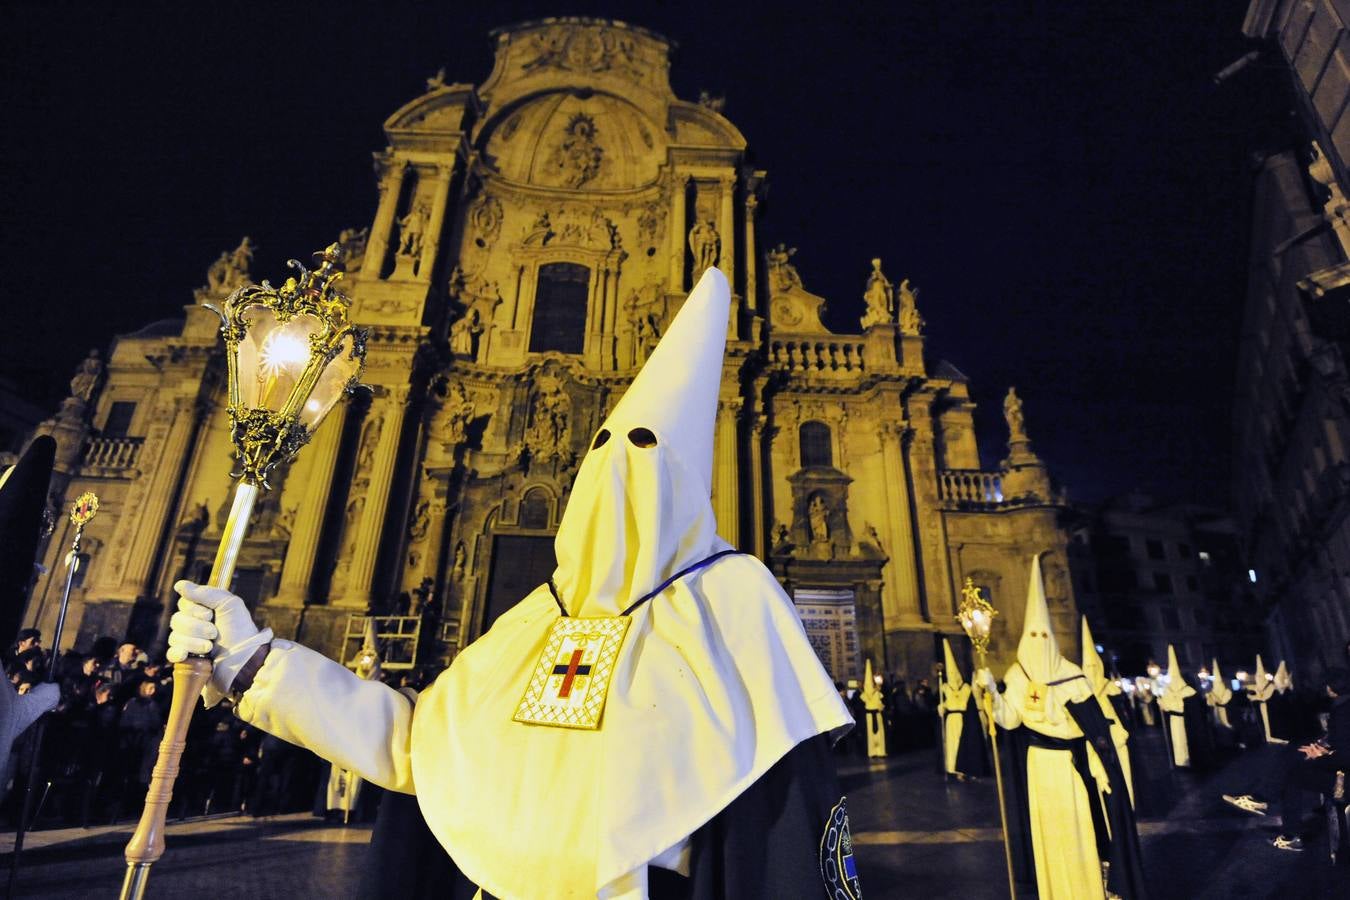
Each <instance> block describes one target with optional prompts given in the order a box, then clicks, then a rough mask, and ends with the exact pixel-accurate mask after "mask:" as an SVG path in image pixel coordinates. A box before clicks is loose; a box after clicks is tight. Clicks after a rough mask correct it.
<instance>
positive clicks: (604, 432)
mask: <svg viewBox="0 0 1350 900" xmlns="http://www.w3.org/2000/svg"><path fill="white" fill-rule="evenodd" d="M607 440H609V429H608V428H601V429H600V433H599V434H597V435H596V436H595V443H593V444H591V449H592V450H596V449H599V448H600V447H603V446H605V441H607Z"/></svg>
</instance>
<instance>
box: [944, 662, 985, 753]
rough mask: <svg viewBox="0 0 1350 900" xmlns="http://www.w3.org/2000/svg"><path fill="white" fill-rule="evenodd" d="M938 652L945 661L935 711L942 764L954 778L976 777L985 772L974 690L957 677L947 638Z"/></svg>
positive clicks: (980, 722)
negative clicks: (939, 725) (938, 719)
mask: <svg viewBox="0 0 1350 900" xmlns="http://www.w3.org/2000/svg"><path fill="white" fill-rule="evenodd" d="M942 656H943V659H944V660H945V661H946V664H945V666H944V668H945V670H946V671H945V672H944V673H943V681H942V701H941V702H940V703H939V704H938V715H939V716H940V717H941V719H942V768H943V771H944V772H946V773H947V774H948V775H955V776H956V777H957V778H958V779H961V780H964V779H966V778H980V777H983V776H985V775H988V774H989V763H988V760H987V758H986V754H985V746H986V745H985V739H984V726H983V724H982V720H981V718H980V711H979V708H978V707H976V705H975V697H974V692H973V691H972V690H971V686H970V685H968V684H966V682H965V679H964V678H962V677H961V669H960V668H959V667H958V666H957V664H956V654H954V653H952V645H951V642H950V641H948V640H947V639H946V638H943V639H942Z"/></svg>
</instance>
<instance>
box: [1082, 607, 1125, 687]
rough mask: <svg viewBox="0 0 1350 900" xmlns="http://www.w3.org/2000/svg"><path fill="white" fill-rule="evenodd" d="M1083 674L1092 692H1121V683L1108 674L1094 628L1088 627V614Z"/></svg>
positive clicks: (1084, 618) (1083, 630) (1084, 640)
mask: <svg viewBox="0 0 1350 900" xmlns="http://www.w3.org/2000/svg"><path fill="white" fill-rule="evenodd" d="M1082 618H1083V627H1082V642H1083V675H1085V676H1086V677H1087V680H1088V684H1089V685H1091V687H1092V693H1094V694H1099V695H1101V694H1104V695H1106V696H1112V695H1115V694H1119V693H1120V685H1118V684H1116V682H1115V680H1114V679H1112V678H1108V677H1107V675H1106V663H1104V662H1103V661H1102V657H1101V654H1100V653H1098V652H1097V642H1096V641H1095V640H1093V639H1092V629H1091V628H1089V627H1088V620H1087V616H1083V617H1082Z"/></svg>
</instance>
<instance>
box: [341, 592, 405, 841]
mask: <svg viewBox="0 0 1350 900" xmlns="http://www.w3.org/2000/svg"><path fill="white" fill-rule="evenodd" d="M380 664H381V659H380V645H379V642H378V641H377V640H376V639H375V618H374V617H373V616H367V617H366V631H365V634H364V635H363V636H362V640H361V649H360V650H358V651H357V654H356V660H355V670H356V674H357V677H359V678H361V679H362V680H364V681H378V680H379V679H380V671H381V670H380ZM413 699H416V697H415V696H414V698H413ZM364 784H365V782H363V781H362V779H361V776H360V775H358V774H357V773H355V772H353V771H351V770H350V769H343V768H341V767H339V766H335V765H333V764H331V763H330V764H329V766H328V795H327V803H326V807H325V808H326V809H327V810H328V811H329V812H338V813H341V814H342V824H343V825H346V824H348V823H349V822H351V820H352V811H353V810H358V806H361V807H362V809H361V810H358V812H357V817H356V819H357V821H358V822H360V821H364V820H365V819H366V816H365V815H363V814H362V812H363V811H364V810H365V809H369V808H370V806H369V804H364V805H362V803H361V801H362V800H363V799H364V796H365V795H366V794H368V793H369V792H367V791H362V790H361V788H362V787H363V786H364ZM376 793H379V791H378V790H377V791H376Z"/></svg>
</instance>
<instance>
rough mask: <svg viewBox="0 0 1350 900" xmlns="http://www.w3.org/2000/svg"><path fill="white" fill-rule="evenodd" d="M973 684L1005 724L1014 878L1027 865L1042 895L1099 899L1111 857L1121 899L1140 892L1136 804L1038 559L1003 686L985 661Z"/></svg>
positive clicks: (1047, 899)
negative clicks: (1063, 646) (1064, 650)
mask: <svg viewBox="0 0 1350 900" xmlns="http://www.w3.org/2000/svg"><path fill="white" fill-rule="evenodd" d="M976 682H977V684H978V685H979V686H980V688H981V689H983V690H986V691H989V692H990V693H991V695H992V696H993V699H994V719H995V721H996V722H997V723H998V725H999V726H1000V727H1001V728H1003V729H1006V731H1005V732H1004V733H1003V735H1002V737H1001V738H1000V742H1001V743H1004V744H1005V746H1006V747H1007V749H1008V756H1009V758H1010V760H1011V762H1010V765H1009V766H1008V767H1007V768H1005V769H1004V773H1005V776H1006V778H1007V782H1008V794H1009V796H1008V798H1007V799H1008V801H1009V804H1010V806H1012V810H1011V811H1010V813H1009V817H1010V822H1009V828H1010V832H1011V834H1012V835H1013V836H1014V845H1015V846H1016V847H1017V850H1018V852H1017V853H1016V854H1015V859H1016V860H1017V862H1018V863H1019V864H1020V865H1021V868H1022V872H1021V873H1020V875H1019V880H1020V881H1026V880H1029V876H1030V875H1031V874H1033V873H1034V877H1035V885H1036V890H1037V895H1038V896H1039V897H1040V898H1041V900H1083V898H1095V897H1102V896H1104V894H1105V889H1106V887H1107V884H1106V883H1105V882H1104V881H1103V874H1102V862H1103V861H1109V862H1110V863H1111V868H1110V883H1109V887H1110V889H1111V890H1112V891H1113V892H1114V893H1116V894H1119V895H1120V896H1121V897H1124V898H1127V900H1137V898H1140V897H1143V896H1144V895H1145V893H1146V889H1145V886H1144V878H1143V871H1142V868H1141V866H1140V858H1141V857H1140V852H1139V839H1138V833H1137V830H1136V828H1135V823H1134V812H1133V808H1132V805H1131V803H1130V800H1129V788H1128V787H1127V785H1126V782H1125V776H1124V773H1123V771H1122V770H1121V767H1120V764H1119V760H1118V758H1117V756H1116V752H1115V745H1114V742H1113V741H1112V737H1111V731H1110V725H1109V723H1108V721H1107V719H1106V716H1105V715H1104V714H1103V712H1102V709H1101V707H1100V706H1099V705H1098V703H1097V700H1096V699H1095V697H1094V696H1093V693H1092V688H1091V685H1090V684H1089V682H1088V680H1087V678H1086V677H1085V676H1084V674H1083V670H1082V669H1080V668H1079V667H1078V666H1076V665H1074V664H1073V663H1071V662H1069V661H1068V660H1067V659H1065V658H1064V657H1063V655H1062V654H1061V653H1060V652H1059V643H1058V641H1056V639H1055V634H1054V631H1053V630H1052V626H1051V624H1050V612H1049V609H1048V607H1047V605H1046V600H1045V587H1044V584H1043V582H1042V580H1041V567H1040V558H1039V557H1036V558H1033V560H1032V563H1031V579H1030V585H1029V587H1028V590H1027V605H1026V619H1025V621H1024V622H1023V626H1022V638H1021V640H1020V641H1019V643H1018V645H1017V662H1016V663H1014V664H1013V665H1012V667H1011V668H1009V669H1008V672H1007V674H1006V675H1005V676H1004V684H1005V690H1004V693H1002V694H999V693H998V692H997V686H996V684H995V682H994V677H993V675H992V674H991V673H990V672H989V670H988V669H981V670H980V672H979V673H978V675H977V676H976ZM1089 744H1090V745H1091V747H1092V749H1093V750H1094V751H1095V752H1094V753H1089V752H1088V746H1089ZM1101 798H1105V801H1106V802H1105V804H1103V803H1102V802H1101ZM1028 856H1029V857H1031V860H1032V865H1030V866H1028V865H1027V862H1026V860H1027V857H1028ZM1028 868H1029V869H1030V870H1031V871H1030V872H1028V871H1027V869H1028Z"/></svg>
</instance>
